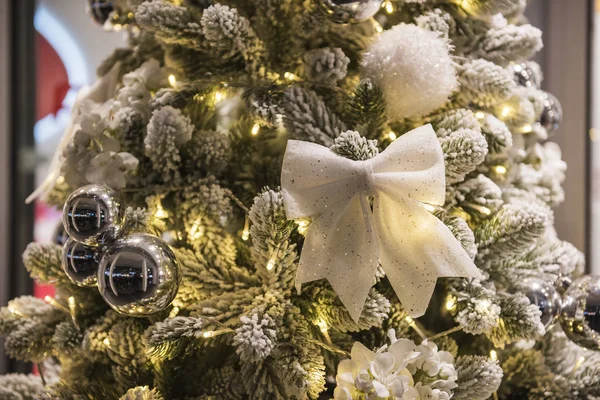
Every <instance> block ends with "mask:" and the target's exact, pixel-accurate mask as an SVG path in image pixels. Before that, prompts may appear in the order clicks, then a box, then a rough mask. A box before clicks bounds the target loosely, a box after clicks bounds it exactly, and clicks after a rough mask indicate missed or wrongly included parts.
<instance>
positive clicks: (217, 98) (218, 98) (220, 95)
mask: <svg viewBox="0 0 600 400" xmlns="http://www.w3.org/2000/svg"><path fill="white" fill-rule="evenodd" d="M223 97H224V96H223V92H221V91H220V90H217V91H216V92H215V103H218V102H220V101H221V100H223Z"/></svg>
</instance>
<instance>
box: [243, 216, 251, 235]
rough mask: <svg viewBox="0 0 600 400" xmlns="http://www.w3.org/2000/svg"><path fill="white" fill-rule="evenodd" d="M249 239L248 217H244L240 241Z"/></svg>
mask: <svg viewBox="0 0 600 400" xmlns="http://www.w3.org/2000/svg"><path fill="white" fill-rule="evenodd" d="M249 238H250V220H249V219H248V216H247V215H246V218H245V220H244V231H243V232H242V240H243V241H246V240H248V239H249Z"/></svg>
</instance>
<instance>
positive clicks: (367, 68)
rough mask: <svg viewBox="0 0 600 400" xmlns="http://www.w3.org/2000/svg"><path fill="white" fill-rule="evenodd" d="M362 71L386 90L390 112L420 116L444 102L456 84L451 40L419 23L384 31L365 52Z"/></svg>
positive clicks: (407, 116)
mask: <svg viewBox="0 0 600 400" xmlns="http://www.w3.org/2000/svg"><path fill="white" fill-rule="evenodd" d="M362 67H363V70H362V73H363V75H364V77H365V78H371V79H372V80H373V82H374V83H375V84H377V85H378V86H379V87H380V88H381V89H382V90H383V93H384V96H385V100H386V102H387V111H388V116H389V117H390V118H394V119H402V118H409V117H421V116H423V115H426V114H428V113H430V112H431V111H433V110H435V109H436V108H438V107H440V106H442V105H443V104H444V103H445V102H446V101H447V100H448V97H449V96H450V94H451V93H452V91H453V90H454V89H455V88H456V85H457V81H456V72H455V70H454V66H453V64H452V60H451V58H450V54H449V52H448V44H447V43H446V41H445V40H444V39H443V38H441V37H439V36H438V34H436V33H434V32H431V31H428V30H425V29H422V28H419V27H418V26H416V25H409V24H399V25H396V26H394V27H393V28H391V29H389V30H387V31H385V32H384V33H382V34H381V36H379V38H378V39H377V40H376V41H375V42H373V43H372V44H371V47H370V48H369V50H368V51H367V53H365V56H364V59H363V64H362Z"/></svg>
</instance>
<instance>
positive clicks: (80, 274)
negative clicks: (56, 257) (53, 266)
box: [62, 238, 100, 287]
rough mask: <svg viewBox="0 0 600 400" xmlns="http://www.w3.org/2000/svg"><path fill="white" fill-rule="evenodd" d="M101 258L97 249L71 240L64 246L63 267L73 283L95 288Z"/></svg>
mask: <svg viewBox="0 0 600 400" xmlns="http://www.w3.org/2000/svg"><path fill="white" fill-rule="evenodd" d="M99 258H100V256H99V254H98V248H97V247H89V246H86V245H83V244H81V243H79V242H76V241H75V240H73V239H71V238H69V239H67V241H66V242H65V245H64V246H63V253H62V267H63V270H64V271H65V274H67V276H68V277H69V279H70V280H71V282H73V283H74V284H76V285H77V286H81V287H90V286H95V285H96V278H97V276H98V267H99V265H100V261H99Z"/></svg>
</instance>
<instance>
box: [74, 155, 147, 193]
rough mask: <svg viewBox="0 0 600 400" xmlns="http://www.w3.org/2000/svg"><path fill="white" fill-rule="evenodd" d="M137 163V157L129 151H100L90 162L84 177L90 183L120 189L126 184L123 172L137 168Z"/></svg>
mask: <svg viewBox="0 0 600 400" xmlns="http://www.w3.org/2000/svg"><path fill="white" fill-rule="evenodd" d="M138 163H139V161H138V159H137V158H135V157H134V156H133V155H131V154H129V153H125V152H122V153H115V152H113V151H109V152H105V153H100V154H98V155H97V156H96V157H94V158H93V159H92V161H91V162H90V164H89V167H88V168H87V169H86V171H85V178H86V179H87V180H88V182H90V183H103V184H106V185H108V186H110V187H112V188H113V189H122V188H124V187H125V185H126V180H125V174H127V173H128V172H130V171H133V170H134V169H135V168H137V166H138Z"/></svg>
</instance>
